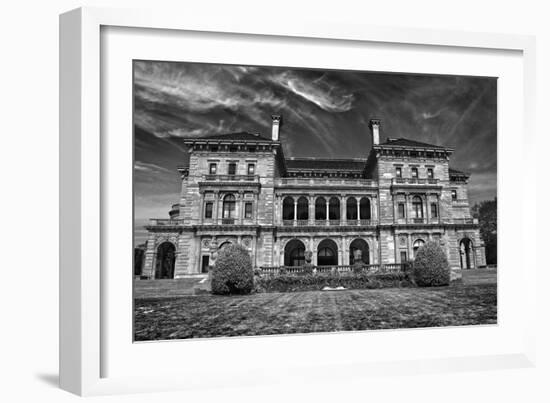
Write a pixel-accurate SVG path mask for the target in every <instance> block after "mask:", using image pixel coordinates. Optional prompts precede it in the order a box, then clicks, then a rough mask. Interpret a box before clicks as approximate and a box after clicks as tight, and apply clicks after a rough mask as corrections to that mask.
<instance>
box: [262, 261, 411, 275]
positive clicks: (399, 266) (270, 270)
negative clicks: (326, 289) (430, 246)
mask: <svg viewBox="0 0 550 403" xmlns="http://www.w3.org/2000/svg"><path fill="white" fill-rule="evenodd" d="M409 268H410V266H409V264H408V263H385V264H366V265H363V266H362V267H361V269H360V271H361V272H363V273H372V274H374V273H397V272H404V271H406V270H408V269H409ZM355 270H356V268H355V267H354V266H353V265H338V266H309V267H308V266H262V267H260V268H259V269H258V271H257V273H258V274H259V275H261V276H278V275H284V274H294V275H303V274H306V273H311V272H313V273H314V274H316V273H350V272H353V271H355Z"/></svg>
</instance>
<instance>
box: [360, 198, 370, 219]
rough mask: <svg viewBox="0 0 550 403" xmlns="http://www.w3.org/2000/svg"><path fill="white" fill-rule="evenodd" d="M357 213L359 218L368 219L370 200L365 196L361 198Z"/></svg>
mask: <svg viewBox="0 0 550 403" xmlns="http://www.w3.org/2000/svg"><path fill="white" fill-rule="evenodd" d="M359 213H360V219H361V220H370V200H369V199H367V198H366V197H363V198H361V202H360V203H359Z"/></svg>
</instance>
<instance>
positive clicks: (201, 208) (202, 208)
mask: <svg viewBox="0 0 550 403" xmlns="http://www.w3.org/2000/svg"><path fill="white" fill-rule="evenodd" d="M204 211H205V204H204V192H201V197H200V205H199V224H202V222H203V220H204Z"/></svg>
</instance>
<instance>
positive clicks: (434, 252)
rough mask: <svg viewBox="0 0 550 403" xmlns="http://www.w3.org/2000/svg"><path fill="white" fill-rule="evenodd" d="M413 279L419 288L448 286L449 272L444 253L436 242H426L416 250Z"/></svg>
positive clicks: (449, 280)
mask: <svg viewBox="0 0 550 403" xmlns="http://www.w3.org/2000/svg"><path fill="white" fill-rule="evenodd" d="M413 277H414V280H415V282H416V284H417V285H419V286H421V287H437V286H442V285H449V283H450V282H451V271H450V268H449V262H448V261H447V256H446V255H445V252H444V251H443V249H441V247H440V246H439V244H438V243H437V242H433V241H430V242H427V243H426V244H425V245H424V246H422V247H420V249H418V253H417V254H416V258H415V259H414V263H413Z"/></svg>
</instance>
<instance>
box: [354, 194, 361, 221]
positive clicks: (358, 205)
mask: <svg viewBox="0 0 550 403" xmlns="http://www.w3.org/2000/svg"><path fill="white" fill-rule="evenodd" d="M355 201H356V202H357V224H360V223H361V197H358V198H357V199H355Z"/></svg>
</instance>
